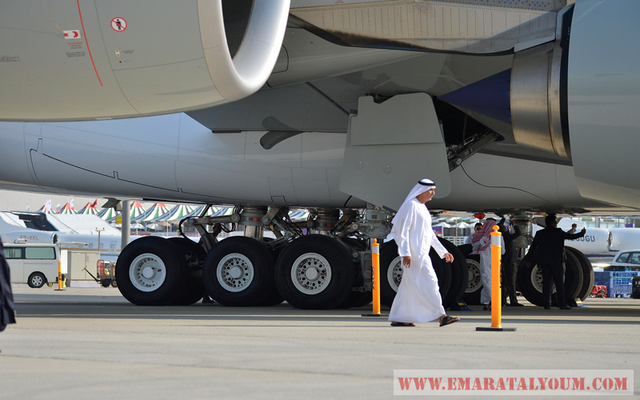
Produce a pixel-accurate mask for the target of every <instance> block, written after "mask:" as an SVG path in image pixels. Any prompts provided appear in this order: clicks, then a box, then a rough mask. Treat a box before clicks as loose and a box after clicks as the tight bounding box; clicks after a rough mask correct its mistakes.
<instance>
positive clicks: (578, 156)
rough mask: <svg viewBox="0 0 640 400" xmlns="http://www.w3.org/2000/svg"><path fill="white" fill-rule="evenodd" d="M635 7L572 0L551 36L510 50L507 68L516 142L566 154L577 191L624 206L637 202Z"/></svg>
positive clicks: (639, 104)
mask: <svg viewBox="0 0 640 400" xmlns="http://www.w3.org/2000/svg"><path fill="white" fill-rule="evenodd" d="M639 13H640V3H639V2H637V1H633V0H618V1H596V0H583V1H579V2H576V3H575V5H573V7H571V6H570V7H568V8H567V9H566V10H565V12H564V13H561V14H560V15H559V20H558V22H559V23H558V32H557V40H556V42H555V43H550V44H547V45H544V46H539V47H536V48H533V49H529V50H526V51H523V52H521V53H517V54H516V55H515V57H514V61H513V68H512V72H511V117H512V123H513V132H514V137H515V139H516V141H517V142H518V143H519V144H522V145H526V146H530V147H535V148H538V149H542V150H545V151H548V152H550V153H553V154H557V155H560V156H562V157H565V158H570V159H571V162H572V164H573V168H574V173H575V176H576V181H577V183H578V189H579V191H580V194H581V195H582V196H584V197H587V198H591V199H595V200H599V201H603V202H607V203H612V204H616V205H622V206H629V207H639V206H640V190H639V188H640V178H639V177H638V174H637V171H638V170H639V169H640V157H638V155H637V152H636V149H637V148H638V147H639V146H640V113H638V111H637V110H638V109H640V51H638V50H639V49H638V43H639V41H640V31H638V30H637V29H635V28H634V27H635V26H636V24H637V21H636V19H637V18H636V17H637V15H638V14H639ZM622 32H624V33H622Z"/></svg>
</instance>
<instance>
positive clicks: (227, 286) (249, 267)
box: [202, 236, 277, 307]
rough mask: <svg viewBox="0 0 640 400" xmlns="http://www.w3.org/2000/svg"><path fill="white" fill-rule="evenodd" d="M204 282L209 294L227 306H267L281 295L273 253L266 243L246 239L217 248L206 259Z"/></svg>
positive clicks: (232, 239)
mask: <svg viewBox="0 0 640 400" xmlns="http://www.w3.org/2000/svg"><path fill="white" fill-rule="evenodd" d="M202 280H203V282H204V287H205V289H206V292H207V294H208V295H209V296H210V297H211V298H212V299H213V300H215V301H216V302H218V303H220V304H222V305H225V306H233V307H254V306H263V305H266V304H267V303H269V300H271V299H272V298H274V297H275V294H274V292H277V290H276V285H275V280H274V261H273V257H271V253H270V252H269V250H268V249H267V247H266V246H265V245H264V244H263V243H261V242H259V241H257V240H255V239H252V238H249V237H244V236H234V237H230V238H227V239H224V240H222V241H220V243H218V244H216V245H215V246H214V248H213V249H212V250H211V251H210V252H209V254H208V255H207V257H206V258H205V261H204V267H203V270H202Z"/></svg>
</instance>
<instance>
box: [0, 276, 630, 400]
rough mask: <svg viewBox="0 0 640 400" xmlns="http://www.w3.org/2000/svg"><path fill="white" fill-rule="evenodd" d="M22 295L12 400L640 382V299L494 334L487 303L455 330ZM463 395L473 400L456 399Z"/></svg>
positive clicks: (357, 313)
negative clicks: (485, 373)
mask: <svg viewBox="0 0 640 400" xmlns="http://www.w3.org/2000/svg"><path fill="white" fill-rule="evenodd" d="M14 295H15V300H16V306H17V321H18V322H17V324H14V325H10V326H8V327H7V329H6V330H5V331H4V332H2V333H0V349H1V350H2V353H0V398H1V399H3V400H26V399H48V400H52V399H65V400H75V399H78V400H79V399H82V400H85V399H119V400H125V399H139V400H142V399H365V398H366V399H390V398H393V397H394V394H393V393H394V391H393V387H394V386H393V384H394V370H434V369H442V370H510V371H513V370H633V371H634V378H635V382H640V380H638V379H637V378H638V377H639V375H638V371H640V340H639V338H638V336H639V335H638V332H640V330H639V328H640V300H637V299H628V298H626V299H624V298H610V299H587V301H586V302H585V306H586V307H585V308H579V309H573V310H570V311H563V310H558V309H551V310H543V309H542V308H540V307H535V306H532V305H530V304H529V303H526V301H524V300H523V302H525V304H527V306H526V307H519V308H516V307H513V308H511V307H505V308H503V320H502V325H503V327H505V328H516V331H515V332H477V331H476V327H489V326H491V320H490V314H489V312H483V311H481V310H480V307H471V308H472V310H473V311H458V312H451V315H455V316H459V317H461V318H462V321H460V322H459V323H456V324H453V325H450V326H446V327H442V328H441V327H439V326H438V324H437V323H435V322H433V323H427V324H419V325H418V326H417V327H411V328H405V327H401V328H397V327H391V326H389V323H388V321H387V320H386V318H376V317H373V318H371V317H362V316H361V314H363V313H368V312H370V311H371V309H370V307H366V308H361V309H350V310H326V311H317V310H313V311H312V310H298V309H293V308H291V307H290V306H288V305H287V304H282V305H280V306H276V307H269V308H229V307H223V306H220V305H217V304H202V303H200V304H196V305H193V306H188V307H137V306H134V305H131V304H130V303H128V302H127V301H126V300H125V299H124V298H123V297H122V296H121V295H120V292H119V291H118V290H117V289H115V288H111V287H110V288H102V287H100V288H67V289H66V290H65V291H61V292H60V291H55V290H54V289H53V288H47V287H44V288H41V289H31V288H29V287H28V286H26V285H14ZM385 312H388V311H387V310H384V309H383V313H385ZM438 397H440V396H438ZM456 397H460V398H466V399H469V398H471V397H470V396H453V397H452V396H448V397H446V398H456ZM517 397H520V396H517ZM552 397H553V396H526V398H528V399H531V398H545V399H549V398H552ZM632 397H633V398H635V397H638V398H640V383H636V385H635V391H634V396H632ZM485 398H487V397H485ZM563 398H566V397H565V396H563ZM592 398H595V397H592ZM626 398H629V396H627V397H626Z"/></svg>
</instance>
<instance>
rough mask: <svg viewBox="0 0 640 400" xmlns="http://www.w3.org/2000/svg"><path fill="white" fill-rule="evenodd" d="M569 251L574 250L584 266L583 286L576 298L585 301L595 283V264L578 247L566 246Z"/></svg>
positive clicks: (574, 253)
mask: <svg viewBox="0 0 640 400" xmlns="http://www.w3.org/2000/svg"><path fill="white" fill-rule="evenodd" d="M565 248H566V249H567V252H572V253H573V255H574V256H576V258H577V259H578V261H579V262H580V266H581V267H582V276H583V281H582V288H581V289H580V290H579V291H578V294H577V296H576V298H579V299H580V300H582V301H585V300H586V299H587V297H589V295H590V294H591V289H593V285H594V283H595V274H594V273H593V265H591V261H590V260H589V258H587V256H585V255H584V253H583V252H581V251H580V250H578V249H575V248H573V247H569V246H565Z"/></svg>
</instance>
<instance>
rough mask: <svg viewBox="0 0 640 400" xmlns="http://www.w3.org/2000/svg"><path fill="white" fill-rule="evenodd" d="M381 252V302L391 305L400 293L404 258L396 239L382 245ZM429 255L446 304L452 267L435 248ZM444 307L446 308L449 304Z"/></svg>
mask: <svg viewBox="0 0 640 400" xmlns="http://www.w3.org/2000/svg"><path fill="white" fill-rule="evenodd" d="M445 247H446V246H445ZM454 247H455V246H454ZM380 253H381V254H380V281H381V282H380V289H381V291H380V302H381V303H382V304H384V305H385V306H387V307H391V305H392V304H393V299H395V297H396V293H398V286H399V285H400V282H401V280H402V268H403V267H402V260H401V258H400V256H399V255H398V245H397V244H396V242H395V240H391V241H389V242H386V243H385V244H384V245H383V246H382V250H381V251H380ZM429 257H431V264H432V265H433V269H434V270H435V272H436V275H437V276H438V287H439V289H440V296H441V297H442V299H443V301H442V303H443V306H444V304H445V300H444V299H446V298H447V294H448V292H449V289H450V288H451V282H452V268H451V266H449V265H447V263H446V262H445V261H444V259H442V258H440V256H439V255H438V253H436V251H435V250H433V248H432V249H431V251H430V252H429ZM454 258H455V254H454ZM444 307H445V308H446V307H447V306H444Z"/></svg>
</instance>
